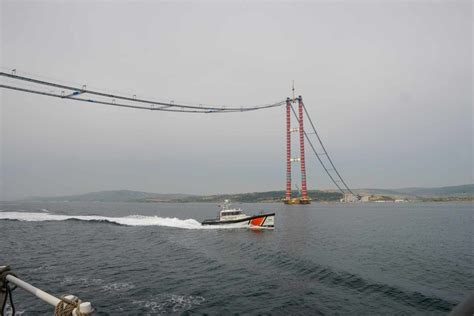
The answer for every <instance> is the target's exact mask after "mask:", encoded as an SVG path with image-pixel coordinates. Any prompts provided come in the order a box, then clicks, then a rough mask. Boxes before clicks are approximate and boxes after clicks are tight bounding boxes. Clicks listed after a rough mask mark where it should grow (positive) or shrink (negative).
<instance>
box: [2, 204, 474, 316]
mask: <svg viewBox="0 0 474 316" xmlns="http://www.w3.org/2000/svg"><path fill="white" fill-rule="evenodd" d="M234 206H237V207H240V208H242V209H244V210H246V211H247V212H248V213H249V214H252V213H256V212H259V211H260V210H265V211H274V212H276V218H275V220H276V225H275V226H276V227H275V230H274V231H251V230H246V229H240V230H235V229H202V227H200V225H199V223H198V221H201V220H203V219H206V218H212V217H215V215H216V212H217V210H218V209H217V205H216V204H201V203H200V204H191V203H190V204H155V203H85V202H72V203H66V202H57V203H45V202H30V203H2V204H0V209H1V210H2V211H1V212H0V264H9V265H11V266H12V268H13V269H14V271H15V273H16V274H17V275H18V276H19V277H21V278H22V279H24V280H25V281H27V282H30V283H32V284H34V285H36V286H38V287H40V288H41V289H43V290H46V291H48V292H50V293H52V294H55V295H58V296H60V295H62V294H65V293H73V294H75V295H77V296H79V297H80V298H81V299H82V300H86V301H91V302H92V303H93V305H94V306H95V308H96V309H97V311H98V314H99V315H107V314H110V315H145V314H231V313H232V314H275V315H297V314H305V315H309V314H310V315H318V314H321V315H323V314H329V315H331V314H341V315H344V314H358V315H367V314H391V315H393V314H397V315H410V314H430V315H435V314H439V315H445V314H447V313H448V311H450V310H451V309H452V308H453V306H455V305H456V304H457V303H459V302H460V301H461V300H462V299H463V298H464V297H465V296H466V295H468V294H469V293H472V291H473V290H474V271H473V267H474V249H473V245H474V241H473V236H474V228H473V227H474V225H473V214H474V211H473V205H472V204H470V203H438V204H436V203H420V204H413V203H367V204H338V203H335V204H319V203H314V204H312V205H308V206H285V205H283V204H238V205H234ZM14 300H15V303H16V308H17V310H19V311H22V312H23V314H24V315H30V314H35V315H36V314H51V313H52V311H53V308H52V307H51V306H49V305H46V304H45V303H43V302H41V301H39V300H37V299H35V298H34V297H32V296H31V295H29V294H26V293H25V292H24V291H23V290H20V289H17V290H15V292H14Z"/></svg>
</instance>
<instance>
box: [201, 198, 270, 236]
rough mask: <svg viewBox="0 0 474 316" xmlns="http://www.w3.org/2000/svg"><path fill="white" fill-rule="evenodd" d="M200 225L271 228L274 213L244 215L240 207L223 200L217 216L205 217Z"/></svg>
mask: <svg viewBox="0 0 474 316" xmlns="http://www.w3.org/2000/svg"><path fill="white" fill-rule="evenodd" d="M201 224H202V225H225V226H226V227H235V228H252V229H273V228H274V225H275V213H268V214H263V213H262V214H258V215H251V216H250V215H246V214H245V213H244V212H243V211H242V210H241V209H235V208H231V205H230V202H229V200H225V201H224V204H223V205H222V208H221V210H220V211H219V214H218V218H215V219H206V220H204V221H203V222H202V223H201Z"/></svg>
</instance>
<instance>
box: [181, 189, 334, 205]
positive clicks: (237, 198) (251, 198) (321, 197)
mask: <svg viewBox="0 0 474 316" xmlns="http://www.w3.org/2000/svg"><path fill="white" fill-rule="evenodd" d="M296 195H297V192H296V191H294V192H293V196H296ZM308 196H309V197H310V198H311V199H312V200H313V201H339V200H340V199H341V198H342V194H341V193H339V192H327V191H318V190H310V191H308ZM284 197H285V191H268V192H252V193H239V194H219V195H208V196H191V197H186V198H182V199H177V200H175V201H174V202H222V201H223V200H231V201H234V202H241V203H245V202H248V203H259V202H280V201H281V200H282V199H283V198H284Z"/></svg>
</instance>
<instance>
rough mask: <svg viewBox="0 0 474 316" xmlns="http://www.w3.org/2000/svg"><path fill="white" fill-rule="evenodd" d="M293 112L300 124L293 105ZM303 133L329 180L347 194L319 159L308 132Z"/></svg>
mask: <svg viewBox="0 0 474 316" xmlns="http://www.w3.org/2000/svg"><path fill="white" fill-rule="evenodd" d="M291 111H293V114H294V115H295V117H296V120H297V121H298V122H299V121H300V120H299V118H298V115H297V114H296V111H295V109H294V108H293V105H291ZM303 133H304V136H305V137H306V140H307V141H308V143H309V145H310V146H311V149H312V150H313V152H314V154H315V155H316V158H318V160H319V163H320V164H321V166H322V167H323V169H324V170H325V171H326V173H327V175H328V176H329V178H330V179H331V181H332V182H333V183H334V185H335V186H336V187H337V188H338V189H339V191H341V193H342V194H345V193H346V192H344V190H343V189H342V188H341V187H340V186H339V184H338V183H337V181H336V180H335V179H334V178H333V176H332V175H331V173H330V172H329V169H328V168H326V165H325V164H324V162H323V161H322V159H321V157H319V154H318V152H317V151H316V149H315V148H314V145H313V142H312V141H311V139H309V137H308V134H306V131H305V130H303Z"/></svg>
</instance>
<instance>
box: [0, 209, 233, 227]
mask: <svg viewBox="0 0 474 316" xmlns="http://www.w3.org/2000/svg"><path fill="white" fill-rule="evenodd" d="M4 219H9V220H18V221H26V222H43V221H65V220H69V219H75V220H80V221H106V222H110V223H116V224H120V225H126V226H166V227H175V228H183V229H222V228H235V227H229V226H225V225H224V226H223V225H219V227H214V226H202V225H201V223H200V222H198V221H197V220H195V219H179V218H176V217H173V218H172V217H159V216H142V215H129V216H125V217H106V216H96V215H59V214H51V213H45V212H41V213H33V212H4V211H0V220H4Z"/></svg>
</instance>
